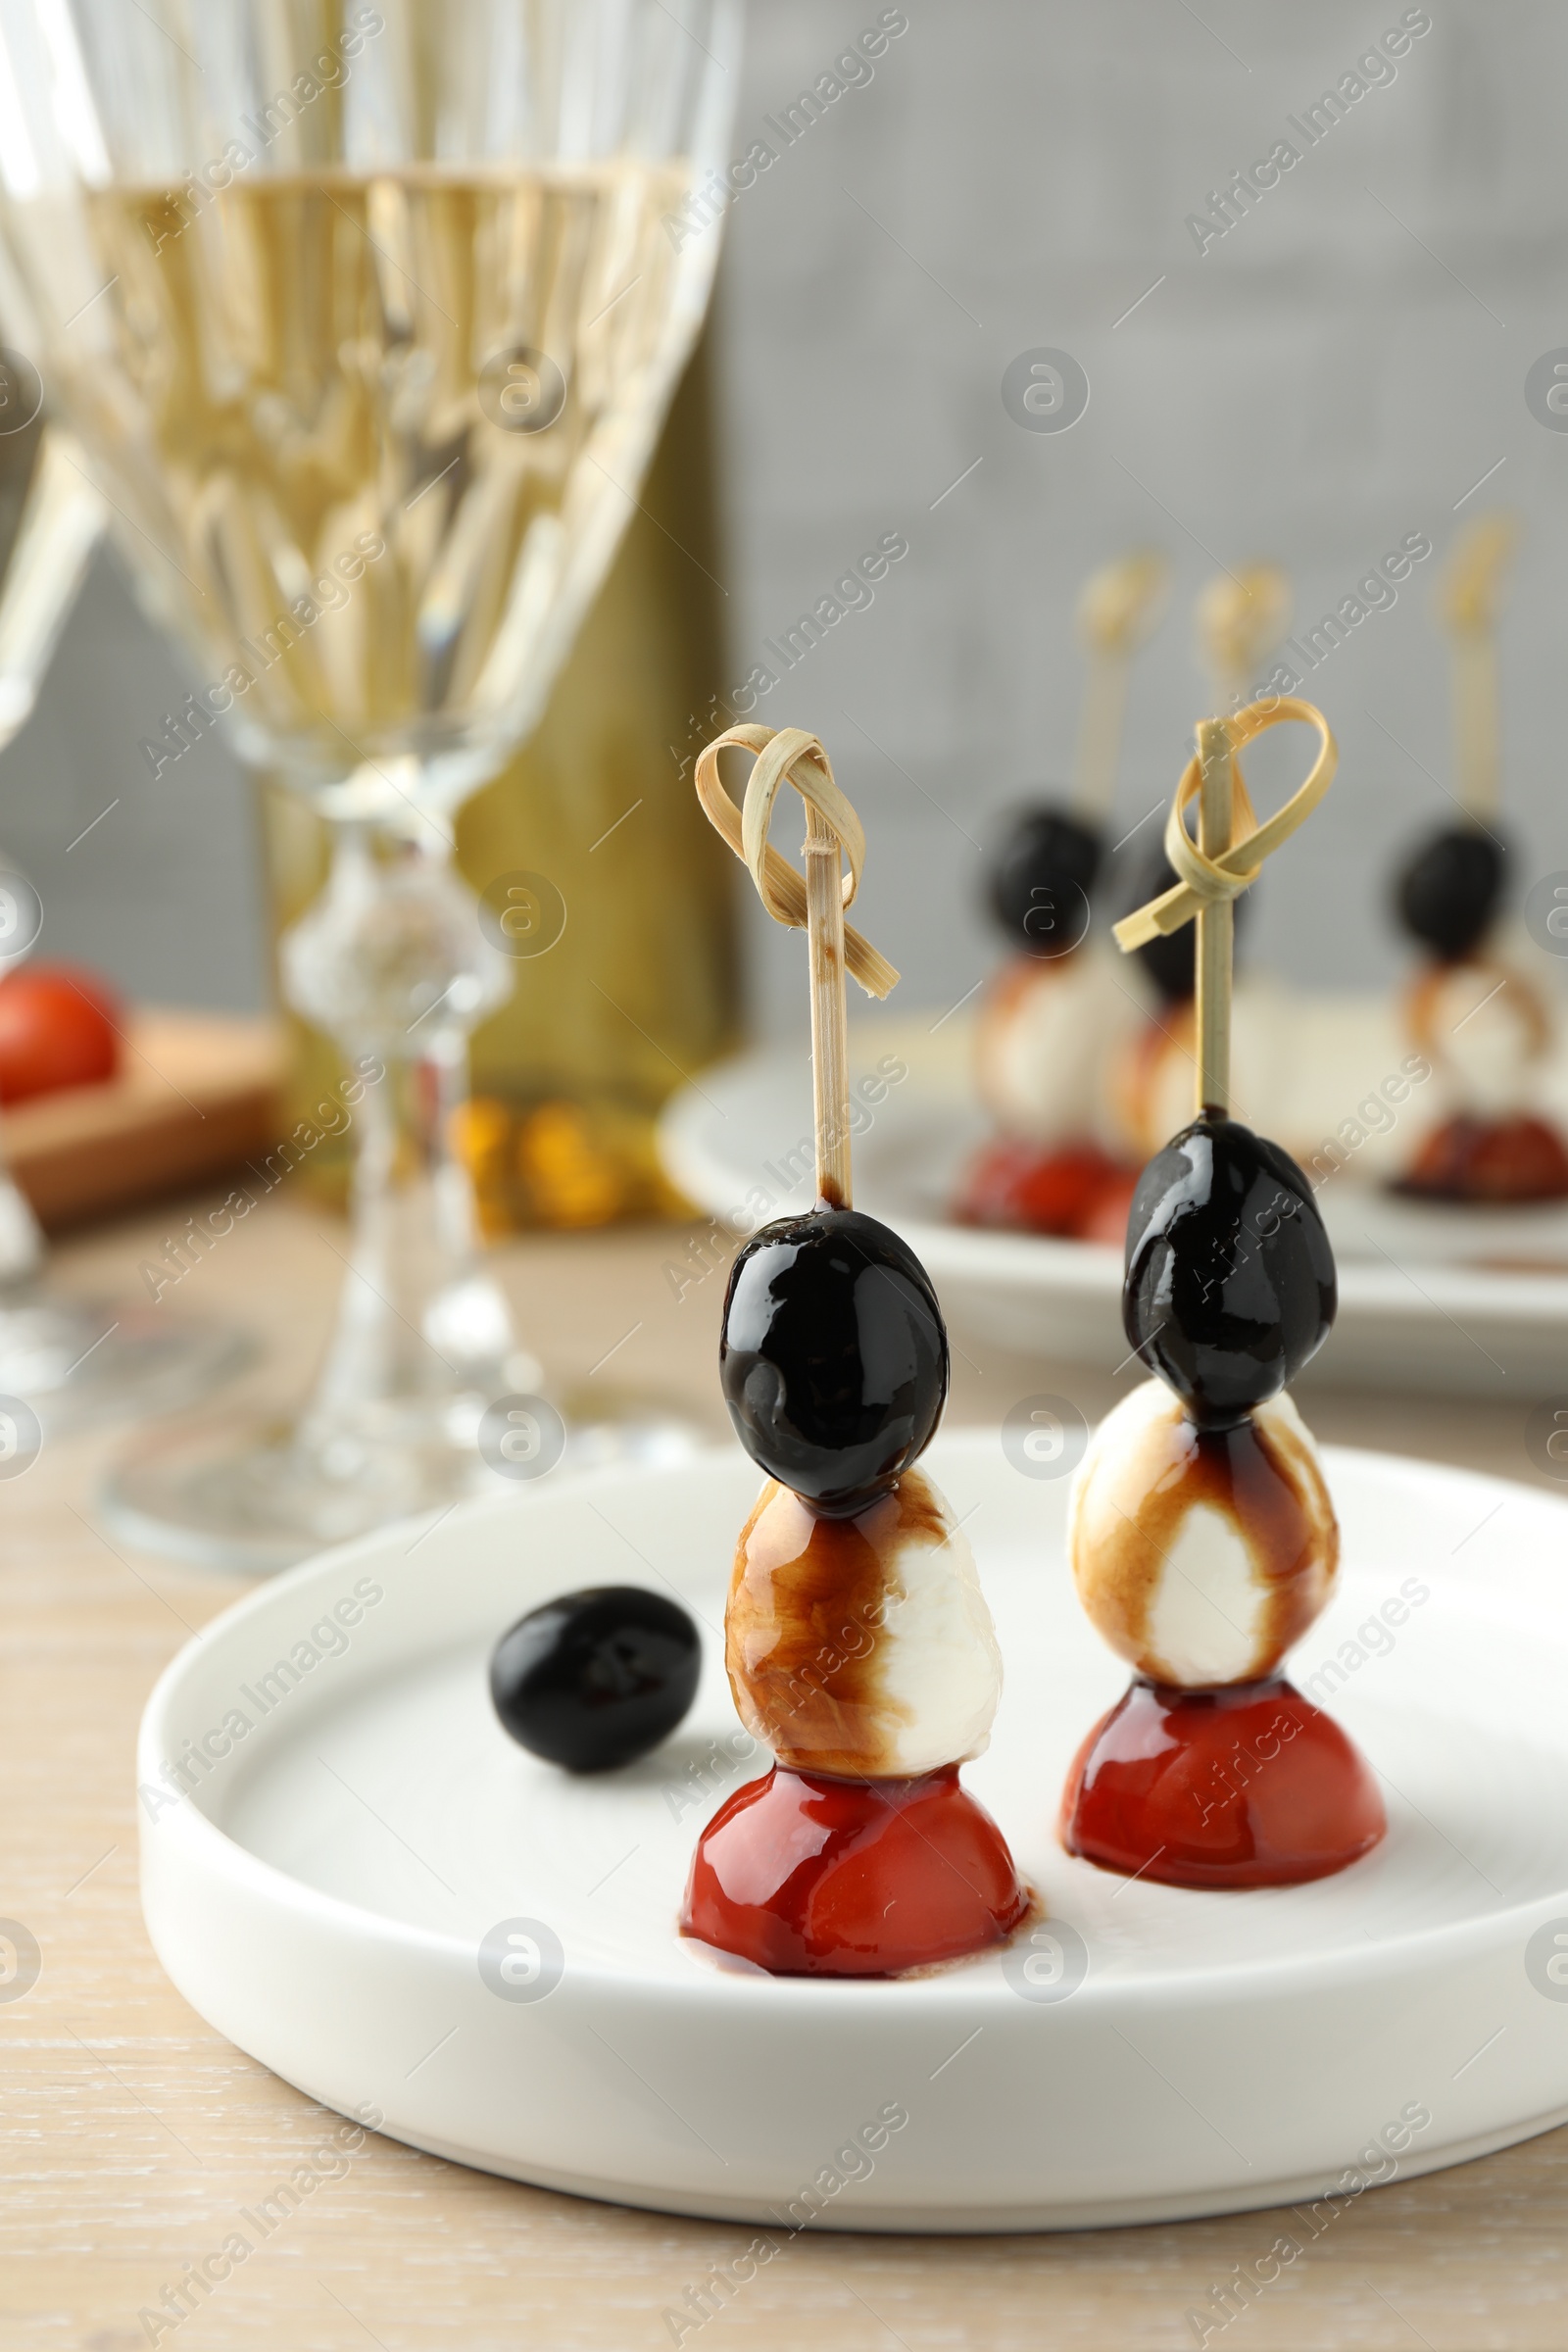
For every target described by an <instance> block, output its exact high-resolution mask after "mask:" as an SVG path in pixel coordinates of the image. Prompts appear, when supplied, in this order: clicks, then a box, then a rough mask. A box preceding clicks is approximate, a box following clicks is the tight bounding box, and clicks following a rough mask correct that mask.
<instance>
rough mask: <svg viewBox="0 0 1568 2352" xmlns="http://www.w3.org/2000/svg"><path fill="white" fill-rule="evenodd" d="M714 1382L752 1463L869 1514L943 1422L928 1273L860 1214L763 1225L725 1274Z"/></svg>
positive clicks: (943, 1360)
mask: <svg viewBox="0 0 1568 2352" xmlns="http://www.w3.org/2000/svg"><path fill="white" fill-rule="evenodd" d="M718 1377H719V1382H720V1385H721V1387H722V1389H723V1392H724V1401H725V1403H726V1404H727V1405H728V1406H729V1417H730V1419H731V1420H732V1421H733V1422H734V1424H735V1434H736V1436H737V1437H738V1438H739V1439H740V1442H741V1444H742V1445H743V1446H745V1448H746V1450H747V1452H748V1453H749V1454H750V1455H751V1457H752V1459H753V1461H754V1462H757V1463H759V1464H760V1466H761V1468H762V1469H764V1470H766V1471H767V1472H769V1474H770V1475H771V1476H772V1477H774V1478H776V1479H778V1480H779V1481H780V1483H781V1484H782V1485H784V1486H786V1487H791V1488H793V1489H794V1491H795V1493H796V1494H797V1495H804V1496H805V1498H806V1500H807V1501H808V1502H810V1503H812V1504H814V1505H815V1507H816V1508H817V1509H818V1510H820V1511H822V1512H824V1513H826V1514H827V1515H828V1516H829V1517H835V1518H837V1517H845V1516H848V1515H849V1514H850V1513H852V1512H854V1511H858V1510H863V1509H864V1507H865V1505H866V1504H867V1503H868V1502H870V1501H871V1500H872V1499H873V1498H874V1497H875V1496H876V1495H879V1494H882V1493H884V1492H885V1491H886V1490H887V1488H888V1487H890V1486H891V1485H892V1484H893V1481H894V1480H895V1479H896V1478H897V1477H898V1476H899V1474H900V1472H901V1471H903V1470H907V1468H908V1466H909V1464H910V1463H911V1462H912V1461H913V1460H914V1459H915V1457H916V1456H917V1455H918V1454H920V1453H923V1452H924V1450H925V1448H926V1446H928V1445H929V1443H930V1441H931V1436H932V1432H933V1431H934V1430H935V1428H936V1425H937V1422H938V1420H939V1419H940V1418H941V1414H942V1406H943V1403H944V1401H945V1399H946V1397H947V1394H948V1335H947V1332H946V1330H945V1328H944V1326H943V1321H942V1310H941V1308H940V1307H939V1306H938V1305H937V1298H936V1293H935V1291H933V1289H932V1288H931V1280H930V1277H929V1275H928V1274H927V1273H926V1270H925V1268H924V1267H923V1266H922V1265H921V1263H920V1261H919V1259H918V1258H917V1257H916V1256H915V1254H914V1252H913V1250H910V1249H909V1248H908V1246H907V1244H906V1243H904V1242H901V1241H900V1239H899V1237H898V1235H897V1234H896V1233H890V1232H889V1230H888V1228H887V1227H886V1226H885V1225H879V1224H878V1223H877V1221H876V1219H875V1217H866V1216H862V1215H861V1214H860V1212H859V1211H858V1209H853V1208H819V1209H813V1210H812V1211H811V1212H810V1214H809V1215H808V1216H804V1217H783V1218H780V1220H779V1221H778V1223H776V1224H773V1225H764V1226H763V1227H762V1228H761V1230H760V1232H758V1233H755V1234H754V1235H753V1236H752V1238H751V1240H750V1241H749V1242H748V1243H747V1245H746V1247H745V1249H744V1250H742V1251H741V1253H740V1255H739V1256H738V1257H737V1258H736V1260H735V1264H734V1266H733V1268H732V1270H731V1273H730V1278H729V1289H728V1291H727V1292H726V1294H725V1298H724V1326H723V1336H722V1338H721V1339H720V1341H719V1348H718Z"/></svg>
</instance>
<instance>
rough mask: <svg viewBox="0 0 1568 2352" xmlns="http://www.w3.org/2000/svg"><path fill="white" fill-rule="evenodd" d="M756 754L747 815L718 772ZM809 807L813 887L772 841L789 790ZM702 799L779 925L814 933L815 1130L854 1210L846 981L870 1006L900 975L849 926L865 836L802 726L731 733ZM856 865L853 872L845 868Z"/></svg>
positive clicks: (826, 1184)
mask: <svg viewBox="0 0 1568 2352" xmlns="http://www.w3.org/2000/svg"><path fill="white" fill-rule="evenodd" d="M732 747H733V748H734V749H736V750H739V751H746V752H750V753H751V754H752V755H753V758H754V761H755V764H754V766H753V768H752V772H751V776H750V779H749V781H748V783H747V786H746V798H745V800H744V802H743V803H742V805H741V807H740V808H739V809H737V808H736V806H735V803H734V802H733V801H732V800H731V799H730V796H729V794H728V792H727V791H726V790H725V787H724V783H723V779H722V777H721V776H720V775H719V772H718V762H719V755H720V754H721V753H722V752H725V751H727V750H729V749H731V748H732ZM786 783H787V784H792V785H793V786H794V788H795V790H796V791H797V792H798V793H799V794H800V796H801V798H802V800H804V801H805V803H806V810H807V831H806V879H805V881H804V882H803V881H802V880H801V877H800V875H799V874H798V873H797V872H796V871H795V868H794V866H792V865H791V864H790V863H789V861H788V859H787V858H781V857H780V856H779V853H778V852H777V850H775V849H773V848H772V846H771V845H770V843H769V841H768V838H767V829H768V825H769V823H770V821H771V819H772V814H773V803H774V801H775V800H776V799H777V797H778V790H779V786H780V785H781V784H786ZM696 784H697V797H698V799H699V800H700V801H701V802H702V805H703V809H704V812H705V813H706V815H707V817H708V819H709V822H710V823H711V825H712V826H713V827H714V828H715V830H716V831H717V832H719V833H721V834H722V835H723V837H724V839H725V840H726V841H727V842H728V844H729V846H730V848H731V849H732V850H733V851H734V853H735V855H736V857H737V858H741V859H742V860H743V861H744V863H745V864H746V866H747V868H748V870H749V871H750V873H751V877H752V880H753V881H754V882H755V883H756V885H757V895H758V897H759V898H760V900H761V902H762V905H763V906H764V907H766V908H767V911H768V913H769V914H770V915H771V916H772V917H773V920H774V921H775V922H776V923H784V924H787V925H788V926H789V927H790V928H791V929H792V930H797V931H799V930H803V929H804V931H805V932H806V936H807V945H808V949H809V957H810V972H811V1093H812V1109H813V1114H814V1120H815V1131H816V1190H817V1198H818V1199H819V1200H820V1201H822V1202H823V1203H824V1204H825V1205H826V1206H827V1207H829V1208H848V1207H849V1205H850V1200H851V1191H850V1049H849V1016H848V1010H847V1007H846V1005H845V998H844V975H845V973H846V971H848V972H850V973H852V974H853V975H854V977H855V979H856V980H857V981H858V983H859V985H860V987H861V988H863V989H864V991H865V993H866V995H867V996H868V997H885V996H887V995H888V993H889V991H890V990H892V989H893V988H895V987H896V986H897V985H898V978H899V975H898V973H897V972H896V971H895V970H894V968H893V966H892V964H891V963H889V961H888V960H887V957H886V956H881V955H879V954H878V953H877V951H876V949H875V948H873V947H872V946H871V943H870V941H869V940H866V939H862V937H861V936H860V934H859V932H858V931H857V930H856V929H855V928H854V927H853V925H851V924H849V923H846V921H845V919H844V910H845V908H846V907H851V906H853V905H854V903H855V894H856V892H857V891H858V889H859V887H860V869H861V867H862V865H863V864H864V862H865V832H864V828H863V827H862V825H861V823H860V820H859V818H858V816H857V815H856V813H855V810H854V809H853V808H852V807H851V805H850V803H849V802H848V801H847V800H846V799H845V797H844V795H843V793H842V792H841V791H840V790H839V788H838V785H837V784H836V783H835V782H834V780H833V769H832V766H831V763H830V762H829V760H828V756H827V754H826V752H825V751H824V750H823V749H822V746H821V744H820V743H819V742H818V741H817V739H816V737H815V736H814V735H808V734H807V733H805V731H804V730H803V729H802V728H800V727H783V728H780V729H777V730H775V729H774V728H772V727H753V726H743V727H731V728H729V729H728V730H727V732H726V733H724V734H722V735H719V736H717V737H715V739H714V740H713V742H711V744H709V745H708V746H707V748H706V750H704V751H703V752H702V753H701V755H700V756H699V758H698V761H697V775H696ZM846 865H848V867H849V871H848V873H846V872H845V871H844V867H845V866H846Z"/></svg>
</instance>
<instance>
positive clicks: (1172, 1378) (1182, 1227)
mask: <svg viewBox="0 0 1568 2352" xmlns="http://www.w3.org/2000/svg"><path fill="white" fill-rule="evenodd" d="M1337 1303H1338V1292H1337V1286H1336V1282H1335V1274H1334V1252H1333V1250H1331V1249H1330V1247H1329V1237H1328V1235H1327V1234H1326V1233H1325V1232H1324V1230H1323V1220H1322V1218H1321V1217H1320V1216H1319V1214H1318V1211H1317V1203H1316V1201H1314V1200H1313V1198H1312V1188H1311V1186H1310V1185H1309V1184H1308V1182H1307V1180H1306V1178H1305V1177H1304V1176H1303V1175H1302V1173H1301V1171H1300V1169H1299V1167H1298V1166H1297V1164H1296V1162H1295V1160H1294V1159H1292V1157H1291V1155H1290V1153H1289V1152H1282V1151H1281V1150H1280V1148H1279V1146H1278V1144H1271V1143H1269V1142H1268V1141H1267V1140H1266V1138H1265V1137H1263V1136H1260V1135H1254V1134H1253V1133H1252V1131H1251V1129H1250V1127H1244V1126H1243V1125H1242V1124H1241V1122H1240V1121H1239V1120H1237V1119H1230V1118H1226V1117H1225V1116H1224V1114H1223V1113H1215V1112H1212V1111H1205V1112H1204V1114H1203V1116H1202V1117H1201V1118H1200V1119H1195V1120H1194V1122H1193V1124H1192V1125H1191V1127H1185V1128H1183V1130H1182V1132H1181V1134H1180V1135H1178V1136H1174V1137H1173V1138H1172V1139H1171V1141H1170V1142H1169V1143H1168V1144H1167V1145H1166V1146H1165V1149H1164V1150H1163V1152H1155V1154H1154V1156H1153V1158H1152V1160H1151V1161H1150V1162H1149V1165H1148V1166H1147V1167H1146V1168H1145V1170H1144V1172H1143V1174H1142V1176H1140V1178H1139V1179H1138V1190H1137V1191H1136V1193H1134V1195H1133V1204H1132V1207H1131V1209H1130V1210H1129V1212H1128V1216H1127V1273H1126V1279H1125V1281H1124V1283H1123V1285H1122V1323H1123V1325H1124V1327H1125V1329H1126V1333H1127V1337H1128V1339H1129V1340H1130V1341H1131V1342H1132V1344H1133V1346H1134V1348H1137V1350H1138V1353H1139V1354H1140V1355H1141V1356H1142V1357H1143V1359H1144V1361H1145V1363H1146V1364H1148V1365H1149V1366H1150V1368H1151V1370H1152V1371H1154V1372H1157V1373H1158V1374H1159V1375H1160V1377H1161V1378H1162V1379H1163V1380H1165V1381H1166V1382H1168V1383H1169V1385H1170V1387H1171V1388H1173V1389H1174V1390H1175V1392H1176V1394H1177V1396H1178V1397H1180V1398H1181V1400H1182V1402H1183V1404H1184V1405H1185V1406H1186V1407H1187V1411H1188V1413H1189V1415H1190V1416H1191V1418H1192V1419H1193V1420H1194V1421H1195V1422H1196V1423H1197V1424H1198V1426H1199V1428H1200V1429H1230V1428H1232V1427H1234V1426H1235V1424H1236V1423H1237V1422H1238V1421H1241V1420H1244V1419H1245V1418H1246V1416H1247V1414H1248V1413H1249V1412H1250V1410H1251V1408H1252V1406H1253V1405H1256V1404H1263V1403H1265V1402H1266V1401H1267V1399H1268V1398H1269V1397H1277V1396H1278V1395H1279V1393H1280V1391H1281V1389H1283V1388H1285V1387H1286V1386H1287V1385H1288V1384H1289V1383H1290V1382H1291V1381H1293V1380H1294V1379H1295V1378H1296V1375H1297V1374H1298V1372H1299V1371H1300V1369H1301V1366H1302V1365H1303V1364H1305V1363H1306V1362H1308V1361H1309V1360H1310V1358H1311V1357H1312V1356H1314V1355H1315V1354H1316V1353H1317V1351H1318V1349H1319V1348H1321V1347H1322V1345H1323V1342H1324V1341H1325V1340H1326V1339H1327V1337H1328V1335H1329V1329H1330V1326H1331V1325H1332V1323H1333V1321H1334V1310H1335V1307H1336V1305H1337Z"/></svg>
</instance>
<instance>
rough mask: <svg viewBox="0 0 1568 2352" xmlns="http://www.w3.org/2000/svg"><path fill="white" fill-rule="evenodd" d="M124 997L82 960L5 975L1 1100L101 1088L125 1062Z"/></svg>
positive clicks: (1, 985) (0, 992) (0, 1014)
mask: <svg viewBox="0 0 1568 2352" xmlns="http://www.w3.org/2000/svg"><path fill="white" fill-rule="evenodd" d="M124 1018H125V1015H124V1008H123V1005H121V1002H120V999H119V998H118V997H117V996H116V995H115V994H114V992H113V990H112V989H111V988H109V987H108V985H107V984H106V983H105V982H104V981H102V980H100V979H99V978H98V976H97V974H96V973H94V972H89V971H88V970H86V969H85V967H84V966H83V965H81V964H77V963H25V964H23V965H22V967H21V968H20V970H18V971H15V972H8V973H7V974H6V976H5V978H4V979H0V1103H25V1101H26V1100H27V1098H28V1096H29V1095H47V1094H52V1093H53V1092H54V1091H55V1089H56V1088H57V1087H63V1086H93V1085H96V1084H97V1083H98V1082H99V1081H100V1080H102V1079H105V1078H113V1076H114V1075H115V1072H116V1070H117V1069H118V1068H119V1066H120V1038H119V1035H118V1033H117V1032H118V1030H119V1029H120V1028H123V1026H124Z"/></svg>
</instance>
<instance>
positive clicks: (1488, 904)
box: [1396, 825, 1506, 963]
mask: <svg viewBox="0 0 1568 2352" xmlns="http://www.w3.org/2000/svg"><path fill="white" fill-rule="evenodd" d="M1505 857H1506V852H1505V849H1504V846H1503V844H1502V843H1501V842H1500V841H1497V840H1495V838H1494V837H1493V835H1492V834H1490V833H1483V832H1482V831H1481V830H1480V828H1479V826H1476V825H1444V826H1442V827H1440V829H1439V830H1438V831H1437V832H1436V833H1432V834H1429V835H1428V837H1427V839H1426V840H1425V841H1424V842H1423V843H1422V844H1421V847H1420V848H1419V849H1418V850H1417V851H1415V853H1414V854H1413V856H1412V857H1411V858H1409V860H1408V861H1407V863H1406V864H1405V866H1404V867H1403V869H1402V871H1401V873H1400V875H1399V879H1398V886H1397V892H1396V904H1397V907H1398V911H1399V920H1400V921H1401V922H1402V923H1403V925H1404V927H1405V929H1406V930H1407V931H1408V932H1409V933H1410V934H1411V935H1412V937H1414V938H1416V939H1418V940H1419V941H1420V942H1421V944H1422V946H1423V947H1426V948H1430V949H1431V950H1432V952H1433V954H1434V955H1435V956H1441V957H1442V958H1443V960H1444V961H1445V962H1446V963H1452V962H1455V961H1456V960H1457V959H1458V958H1459V957H1460V956H1468V955H1469V954H1470V952H1471V950H1472V949H1473V948H1477V947H1479V946H1480V944H1481V942H1482V940H1483V939H1484V938H1485V937H1486V934H1487V933H1488V931H1489V930H1490V929H1491V928H1492V925H1493V922H1494V921H1495V917H1496V914H1497V910H1498V908H1499V907H1501V905H1502V893H1503V867H1504V862H1505Z"/></svg>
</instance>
